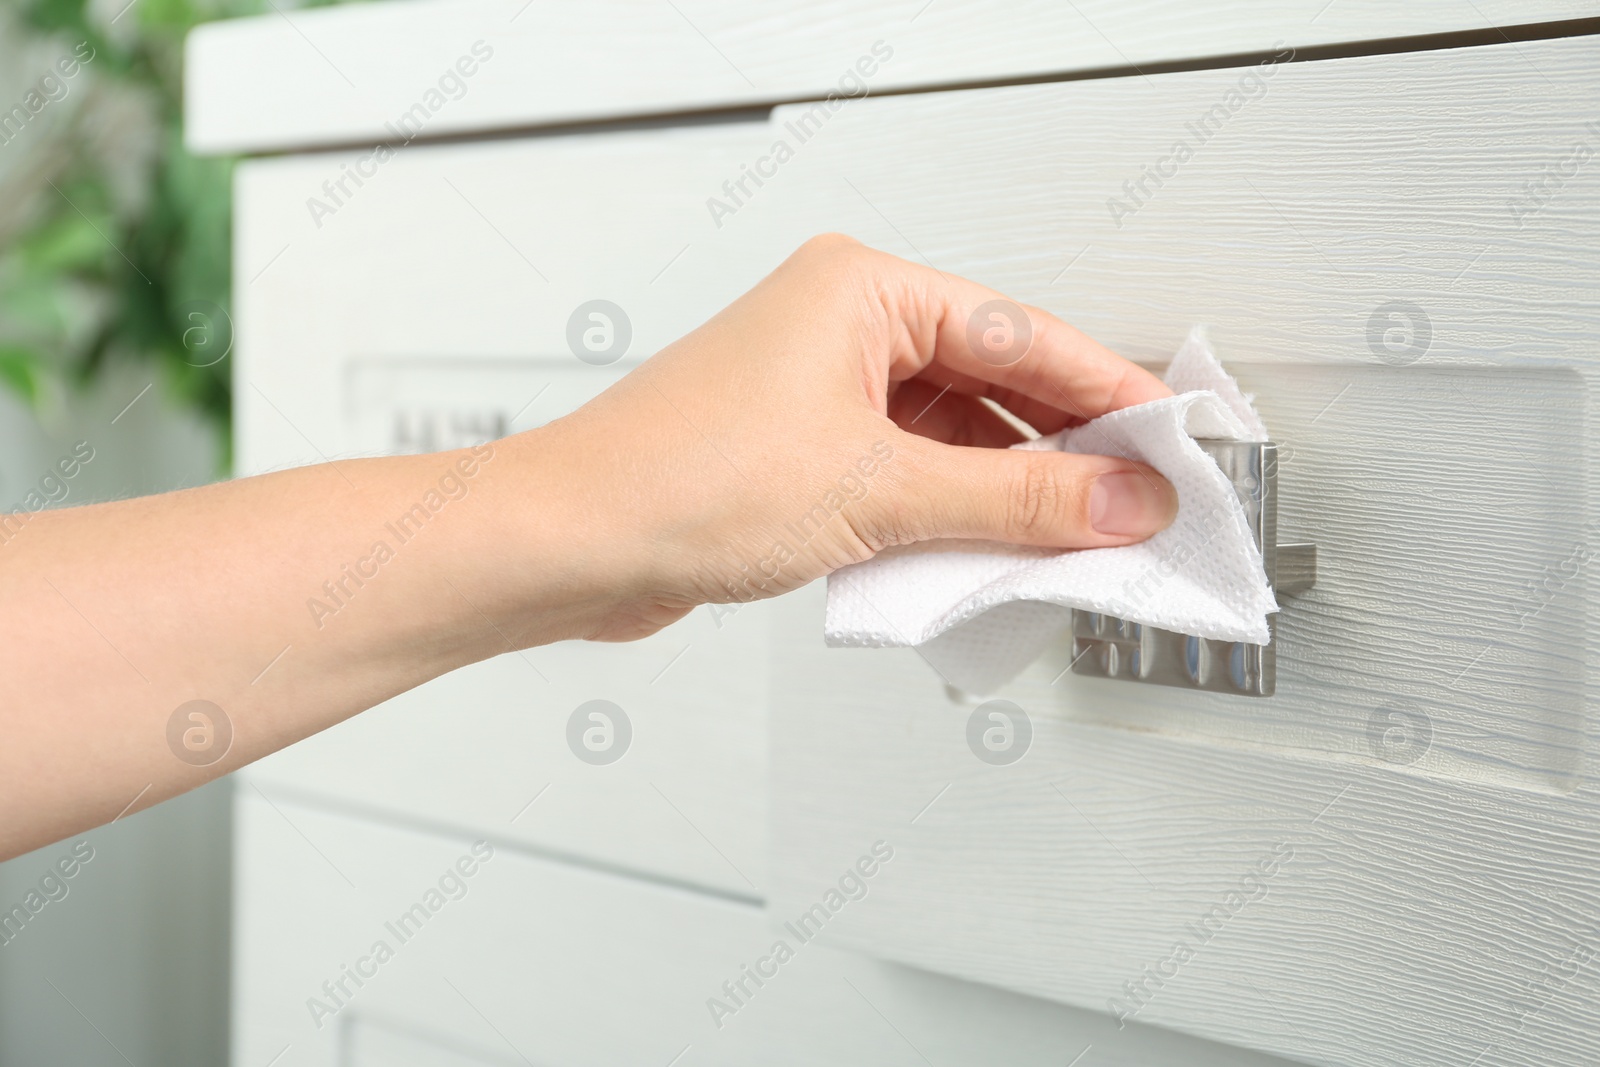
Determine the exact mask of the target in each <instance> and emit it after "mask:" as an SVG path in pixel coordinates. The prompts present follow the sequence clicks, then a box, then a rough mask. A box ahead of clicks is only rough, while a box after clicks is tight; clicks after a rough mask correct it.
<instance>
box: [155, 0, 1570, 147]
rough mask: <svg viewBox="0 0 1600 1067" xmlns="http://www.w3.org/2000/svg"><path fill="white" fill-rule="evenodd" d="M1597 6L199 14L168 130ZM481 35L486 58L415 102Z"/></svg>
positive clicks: (686, 105) (803, 94) (489, 108)
mask: <svg viewBox="0 0 1600 1067" xmlns="http://www.w3.org/2000/svg"><path fill="white" fill-rule="evenodd" d="M1594 13H1595V11H1594V6H1593V5H1592V4H1589V3H1585V2H1582V0H1476V2H1473V0H1448V2H1435V3H1430V4H1384V3H1378V2H1376V0H1337V2H1335V3H1328V2H1327V0H1272V2H1271V3H1255V4H1250V5H1196V4H1187V3H1182V2H1180V0H1139V2H1135V3H1127V2H1116V0H1080V2H1078V3H1074V4H1058V3H1053V2H1049V0H1025V2H1017V0H1007V2H997V0H936V2H933V3H929V2H928V0H894V2H892V3H891V2H888V0H873V2H871V3H861V2H859V0H855V2H852V0H824V2H813V3H799V2H796V0H762V2H759V3H741V4H721V5H717V4H709V3H703V2H700V3H692V2H681V3H659V2H656V0H606V2H603V3H595V2H579V0H566V2H557V3H542V2H541V3H529V2H528V0H465V2H462V0H412V2H407V3H387V4H372V5H361V6H359V7H344V8H333V9H327V10H297V11H280V12H275V13H271V14H268V15H265V16H262V17H259V18H252V19H241V20H236V21H230V22H219V23H212V24H210V25H206V26H202V27H200V28H199V29H198V30H196V31H195V32H194V34H193V35H192V36H191V37H190V40H189V46H188V53H187V77H186V101H185V123H184V129H185V136H186V137H187V139H188V143H189V145H190V146H191V147H192V148H194V149H195V150H197V151H203V152H239V151H259V150H271V149H281V148H287V147H302V146H306V145H314V144H330V143H355V142H363V141H371V140H372V139H373V138H376V137H382V136H386V133H385V126H384V124H385V123H388V122H395V121H397V120H398V118H399V117H400V116H401V115H402V114H403V113H405V112H407V111H408V110H409V109H411V108H413V107H414V106H415V105H417V104H418V103H419V102H423V103H427V104H428V106H429V107H430V108H432V109H433V113H432V114H431V115H429V116H428V117H427V118H426V129H425V133H424V135H425V136H429V137H432V136H437V135H439V134H446V133H463V132H478V131H488V130H506V129H514V128H517V127H525V126H532V125H538V124H545V123H552V122H572V121H576V120H586V119H601V118H614V117H619V116H634V115H659V114H666V113H671V112H675V111H686V110H697V109H707V108H726V107H731V106H750V105H760V104H771V103H775V102H780V101H784V100H794V99H816V98H821V97H823V96H825V95H826V94H827V93H829V92H830V91H836V90H837V89H838V88H839V84H840V80H841V77H842V76H843V75H844V74H845V72H846V71H848V70H850V69H851V68H852V67H853V66H854V65H855V64H856V62H857V61H858V60H859V59H861V58H862V57H863V56H870V55H871V50H872V46H873V44H874V43H875V42H879V41H881V42H883V43H884V44H885V45H886V46H887V47H888V48H889V49H890V50H892V57H891V58H890V59H889V60H888V62H886V63H885V64H883V65H882V66H881V68H878V69H876V70H874V71H873V73H872V74H871V76H870V77H868V78H867V79H866V84H867V87H868V88H869V89H870V90H871V91H875V92H881V91H885V90H890V89H905V88H911V87H920V86H930V85H949V84H952V83H956V82H964V81H982V80H985V79H1000V78H1014V77H1023V76H1030V75H1041V74H1055V73H1062V72H1073V71H1085V70H1105V69H1120V70H1123V71H1128V70H1130V69H1131V68H1132V67H1135V66H1138V65H1145V64H1151V63H1160V62H1163V61H1172V60H1188V59H1195V58H1198V57H1206V56H1221V55H1233V54H1238V53H1244V52H1268V51H1272V50H1274V49H1275V48H1277V47H1278V44H1277V42H1279V41H1282V42H1285V43H1286V44H1288V45H1289V46H1291V47H1296V48H1305V47H1308V46H1313V45H1320V44H1329V43H1336V42H1347V41H1365V40H1372V39H1382V38H1389V37H1401V36H1411V35H1418V34H1428V33H1440V32H1450V31H1463V30H1480V31H1481V30H1486V29H1488V28H1489V27H1490V26H1492V25H1510V24H1517V23H1537V22H1544V21H1549V20H1555V19H1568V18H1578V17H1583V16H1588V15H1593V14H1594ZM478 42H482V46H483V47H486V48H487V49H489V50H490V52H491V53H492V55H491V58H489V59H488V61H487V62H485V63H484V64H483V65H482V66H481V68H478V69H476V70H475V72H474V73H473V74H471V75H470V76H469V77H468V78H467V79H465V81H464V83H463V85H464V88H463V89H461V90H456V89H454V88H453V86H452V87H449V95H447V96H441V97H439V98H438V99H437V101H436V102H428V101H425V100H424V97H425V96H426V94H427V92H428V90H430V89H432V88H435V87H436V85H437V82H438V79H439V77H440V76H441V74H443V73H445V72H447V71H449V70H450V69H451V67H452V66H453V65H454V64H455V63H456V62H457V60H458V59H460V58H461V57H462V56H467V57H468V58H469V59H471V51H472V46H473V45H474V44H475V43H478ZM845 88H846V89H850V88H851V85H850V84H849V83H847V84H846V86H845ZM458 93H459V95H458Z"/></svg>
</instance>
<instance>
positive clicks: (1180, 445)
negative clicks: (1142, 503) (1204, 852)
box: [824, 327, 1278, 694]
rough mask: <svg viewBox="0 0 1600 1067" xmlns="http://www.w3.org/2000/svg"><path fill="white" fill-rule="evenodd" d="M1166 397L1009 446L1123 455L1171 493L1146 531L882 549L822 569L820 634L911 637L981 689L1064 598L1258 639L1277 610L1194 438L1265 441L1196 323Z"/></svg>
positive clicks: (1020, 659)
mask: <svg viewBox="0 0 1600 1067" xmlns="http://www.w3.org/2000/svg"><path fill="white" fill-rule="evenodd" d="M1166 383H1167V385H1168V386H1169V387H1170V388H1171V389H1172V390H1173V391H1174V392H1175V393H1176V394H1177V395H1175V396H1172V397H1168V398H1166V399H1164V400H1155V401H1151V402H1150V403H1148V404H1140V405H1138V406H1137V407H1131V408H1124V409H1123V410H1121V411H1114V412H1111V413H1110V414H1108V415H1103V416H1101V417H1100V418H1098V419H1095V420H1093V421H1092V422H1089V423H1086V424H1085V425H1083V426H1079V427H1077V428H1075V429H1070V430H1063V431H1062V432H1061V433H1058V434H1053V435H1051V436H1049V437H1041V438H1039V439H1038V440H1035V441H1026V442H1023V443H1022V444H1019V445H1016V446H1014V447H1017V448H1027V449H1052V448H1054V449H1060V450H1061V451H1063V452H1078V453H1091V454H1100V455H1111V456H1126V457H1128V458H1130V459H1136V460H1140V461H1142V462H1145V463H1148V464H1150V465H1151V466H1152V467H1154V468H1155V469H1156V470H1158V471H1160V472H1161V473H1162V474H1163V475H1165V476H1166V477H1167V479H1168V480H1170V481H1171V482H1172V484H1173V486H1174V487H1175V488H1176V489H1177V491H1178V517H1177V519H1176V521H1174V522H1173V524H1172V525H1171V526H1169V527H1168V528H1167V529H1165V530H1163V531H1162V532H1161V533H1158V534H1156V535H1155V536H1154V537H1152V538H1150V539H1149V540H1147V541H1143V542H1140V543H1139V544H1136V545H1126V546H1124V547H1121V548H1095V549H1083V550H1079V551H1061V550H1059V549H1041V548H1030V547H1024V546H1019V545H1008V544H1003V543H1001V542H997V541H961V540H945V541H926V542H922V543H921V544H915V545H904V546H900V547H896V548H890V549H886V550H884V551H883V552H880V553H878V555H877V556H875V557H873V558H872V559H870V560H867V561H866V562H865V563H857V564H854V565H852V566H849V567H845V568H843V569H841V570H839V571H837V572H836V573H834V574H833V575H832V576H831V577H830V578H829V579H828V609H827V619H826V622H825V624H824V636H825V637H826V640H827V643H828V644H830V645H835V646H853V647H870V648H886V647H903V646H907V645H914V646H917V647H918V649H919V650H920V651H921V653H922V655H923V657H924V658H925V659H927V661H928V662H929V663H930V664H931V665H932V666H933V667H934V669H935V670H937V671H938V672H939V673H940V674H941V675H943V676H944V678H945V680H946V681H947V682H949V683H950V684H951V685H953V686H955V687H956V688H957V689H961V690H965V691H967V692H970V693H978V694H982V693H988V692H992V691H993V690H995V689H997V688H999V687H1000V686H1001V685H1004V684H1005V683H1006V682H1008V681H1010V680H1011V679H1012V678H1014V677H1015V676H1016V675H1017V674H1018V673H1020V672H1021V671H1022V670H1023V669H1024V668H1025V667H1027V665H1028V664H1029V663H1031V662H1033V660H1035V659H1036V658H1038V656H1039V655H1040V654H1041V653H1043V652H1044V650H1045V649H1046V648H1048V647H1049V646H1050V645H1051V644H1052V643H1054V642H1055V641H1056V640H1057V639H1058V638H1059V637H1060V636H1061V634H1062V632H1063V631H1064V630H1065V629H1067V627H1069V626H1070V625H1071V621H1072V611H1071V609H1072V608H1084V609H1086V610H1089V611H1098V612H1102V613H1104V614H1107V615H1114V616H1117V617H1119V618H1124V619H1130V620H1132V621H1134V622H1139V623H1144V624H1146V625H1149V626H1155V627H1159V628H1161V629H1164V630H1174V631H1176V632H1178V633H1185V634H1194V635H1197V636H1200V637H1209V638H1215V639H1218V640H1225V641H1248V642H1251V643H1253V644H1266V643H1267V641H1268V640H1269V634H1268V630H1267V615H1268V614H1269V613H1271V612H1274V611H1277V610H1278V604H1277V600H1276V599H1275V598H1274V597H1273V595H1272V588H1271V586H1270V585H1268V583H1267V577H1266V572H1265V569H1264V568H1263V566H1262V562H1261V552H1260V550H1259V549H1258V548H1257V547H1256V543H1255V538H1254V537H1253V536H1251V533H1250V527H1249V524H1248V520H1247V519H1246V518H1245V513H1244V506H1243V505H1242V504H1240V503H1239V499H1238V497H1237V495H1235V492H1234V489H1233V486H1232V484H1231V483H1230V482H1229V481H1228V479H1227V477H1226V476H1225V475H1224V474H1223V473H1222V471H1221V470H1219V469H1218V467H1217V465H1216V463H1215V462H1214V461H1213V460H1212V459H1211V457H1209V456H1207V455H1206V454H1205V452H1203V451H1201V449H1200V446H1199V445H1197V444H1195V443H1194V438H1196V437H1215V438H1225V439H1229V440H1235V441H1264V440H1267V439H1268V438H1267V431H1266V426H1265V425H1263V423H1262V421H1261V418H1260V416H1259V415H1257V414H1256V411H1255V408H1254V407H1252V406H1251V403H1250V398H1249V397H1247V396H1245V394H1244V393H1243V392H1241V391H1240V389H1239V385H1238V383H1237V382H1235V381H1234V380H1233V378H1232V376H1230V375H1229V374H1228V373H1227V371H1225V370H1223V368H1222V364H1221V363H1220V362H1219V361H1218V360H1217V357H1216V355H1215V354H1214V353H1213V352H1212V351H1211V348H1210V346H1209V345H1208V344H1207V343H1206V339H1205V334H1204V331H1203V330H1201V329H1200V328H1199V327H1196V328H1195V329H1194V330H1193V331H1192V332H1191V333H1190V334H1189V337H1188V339H1187V340H1186V341H1185V342H1184V344H1183V346H1182V347H1181V348H1179V349H1178V353H1177V355H1176V356H1174V357H1173V359H1172V364H1171V366H1169V367H1168V369H1167V376H1166Z"/></svg>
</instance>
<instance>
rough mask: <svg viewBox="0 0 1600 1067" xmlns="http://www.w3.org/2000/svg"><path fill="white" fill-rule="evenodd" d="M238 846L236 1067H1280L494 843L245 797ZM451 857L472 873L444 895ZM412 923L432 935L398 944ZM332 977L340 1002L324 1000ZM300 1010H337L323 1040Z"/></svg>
mask: <svg viewBox="0 0 1600 1067" xmlns="http://www.w3.org/2000/svg"><path fill="white" fill-rule="evenodd" d="M237 828H238V835H239V841H240V846H241V847H240V851H239V861H238V868H237V871H236V884H237V886H238V900H237V910H236V913H235V914H236V936H235V940H234V997H235V1009H234V1027H233V1062H234V1063H235V1064H236V1065H238V1067H261V1065H262V1064H266V1063H269V1062H271V1063H274V1065H275V1067H376V1065H379V1064H382V1065H383V1067H467V1065H471V1064H485V1065H501V1064H505V1065H513V1064H515V1065H526V1064H529V1063H533V1064H541V1065H543V1064H550V1065H561V1067H582V1065H595V1067H599V1065H610V1064H620V1063H641V1064H661V1065H665V1064H667V1063H669V1062H671V1063H675V1064H677V1065H678V1067H700V1065H709V1064H750V1063H762V1064H774V1065H785V1064H794V1065H798V1064H811V1065H819V1067H820V1065H827V1067H844V1065H850V1064H862V1065H868V1064H870V1065H872V1067H897V1065H905V1067H912V1065H916V1064H926V1063H927V1062H930V1061H931V1062H934V1063H938V1064H941V1065H949V1067H955V1065H959V1064H988V1063H1007V1064H1015V1065H1018V1067H1030V1065H1038V1067H1044V1065H1046V1064H1050V1065H1060V1064H1063V1063H1068V1062H1070V1061H1071V1060H1072V1059H1073V1057H1074V1056H1079V1055H1080V1054H1083V1053H1084V1050H1085V1049H1086V1048H1089V1049H1090V1051H1089V1052H1088V1054H1086V1055H1083V1058H1082V1061H1081V1062H1082V1063H1084V1064H1089V1063H1128V1064H1133V1063H1137V1064H1141V1065H1145V1067H1164V1065H1165V1067H1178V1065H1183V1067H1224V1065H1227V1067H1273V1065H1274V1064H1279V1065H1281V1064H1282V1063H1283V1061H1281V1060H1277V1059H1272V1058H1269V1057H1265V1056H1260V1055H1255V1054H1251V1053H1241V1052H1239V1051H1238V1050H1236V1049H1228V1048H1224V1047H1222V1046H1218V1045H1212V1044H1209V1043H1206V1042H1200V1041H1195V1040H1193V1039H1191V1038H1185V1037H1182V1036H1180V1035H1176V1034H1172V1033H1168V1032H1165V1031H1161V1030H1158V1029H1155V1028H1153V1027H1145V1026H1139V1025H1135V1026H1131V1027H1129V1028H1127V1029H1125V1030H1122V1031H1118V1030H1117V1028H1116V1027H1115V1025H1114V1024H1113V1023H1111V1021H1110V1020H1108V1019H1106V1018H1104V1017H1102V1016H1098V1015H1095V1014H1093V1013H1089V1012H1083V1011H1079V1010H1076V1009H1072V1008H1065V1007H1062V1006H1060V1005H1052V1004H1048V1003H1046V1002H1044V1001H1040V1000H1035V999H1032V998H1029V997H1023V996H1018V995H1016V994H1011V993H1005V992H1001V991H999V990H995V989H987V988H984V987H982V986H975V985H971V984H968V983H964V982H960V981H956V980H954V979H949V978H941V977H938V976H935V975H930V974H927V973H924V972H919V971H915V970H912V969H910V968H906V967H900V966H896V965H893V964H883V963H879V962H876V961H873V960H869V959H865V958H862V957H857V956H853V955H851V954H849V953H843V952H838V951H835V950H831V949H827V948H823V947H821V946H819V945H816V944H814V943H802V942H800V941H799V940H798V939H797V938H795V937H794V936H793V935H792V934H789V933H787V932H786V931H784V930H782V929H781V927H780V928H778V929H774V928H772V927H771V926H769V924H768V922H767V920H766V918H765V916H763V914H762V913H761V911H760V909H759V908H757V907H755V906H753V905H749V904H742V903H737V902H733V901H729V900H726V899H720V898H716V897H712V896H707V895H704V894H699V893H690V892H683V891H680V890H676V889H671V888H666V887H662V886H659V885H652V884H649V883H646V882H641V881H638V880H635V879H630V878H622V877H617V876H614V875H609V874H603V873H598V872H595V871H589V870H581V869H578V868H574V867H572V866H570V865H566V864H561V863H550V862H547V861H545V860H542V859H538V858H534V857H530V856H528V855H526V854H524V853H522V852H520V851H518V850H517V849H516V848H515V847H514V845H512V844H511V843H510V842H506V841H504V840H503V839H501V840H495V841H491V842H489V845H490V848H491V849H492V854H491V855H490V856H489V858H488V859H487V860H484V859H482V856H483V855H484V852H485V849H484V846H483V845H479V846H478V850H477V851H476V852H475V851H474V848H473V846H474V838H473V837H472V836H471V835H463V836H452V835H434V834H427V833H421V832H418V831H416V830H413V829H409V828H404V827H396V826H392V825H384V824H382V823H379V822H376V821H373V820H367V819H348V818H343V817H340V816H337V815H332V814H329V813H327V812H326V811H324V810H321V809H319V808H317V807H305V806H301V805H298V804H294V803H290V802H287V801H283V802H276V803H271V804H269V803H267V802H266V801H265V800H263V799H262V798H261V797H260V796H259V795H256V794H255V793H254V791H253V790H251V789H249V788H248V787H246V788H245V790H244V792H243V795H242V796H241V797H240V798H239V802H238V806H237ZM870 846H871V842H867V843H865V844H864V845H863V849H868V848H870ZM463 857H466V858H469V859H470V860H471V862H470V863H468V864H467V865H466V868H467V869H469V870H470V871H471V873H470V874H467V875H462V876H460V877H458V878H455V879H453V880H450V881H449V882H447V883H446V884H445V888H444V890H443V891H440V885H441V878H442V877H443V876H444V875H445V874H446V873H448V872H451V871H456V872H458V873H459V870H460V868H457V867H456V864H457V863H458V862H459V861H461V860H462V859H463ZM896 862H898V859H891V860H890V861H889V863H887V864H885V865H884V866H883V867H882V869H881V870H880V871H879V872H878V874H877V875H875V876H874V879H871V880H868V881H867V882H866V883H865V884H866V885H867V886H868V889H867V896H866V897H865V898H863V899H862V900H858V901H856V902H854V903H853V904H852V905H851V906H855V904H860V903H864V902H865V901H866V900H870V899H871V895H872V893H874V892H876V888H875V884H874V883H875V880H876V878H881V877H886V876H887V874H888V871H889V870H891V869H892V867H893V864H894V863H896ZM833 877H834V878H837V873H836V874H835V875H834V876H833ZM830 884H832V879H830V880H829V881H828V882H824V883H822V884H819V885H818V886H817V887H816V892H817V894H819V895H820V894H821V893H822V892H823V891H824V890H825V889H827V888H828V887H829V885H830ZM430 891H434V892H439V895H438V897H437V898H435V899H432V900H430V898H429V893H430ZM418 905H421V906H423V907H424V909H425V911H427V917H426V918H413V920H412V921H411V923H410V924H409V925H408V926H406V927H405V928H403V929H401V928H398V927H395V922H396V920H397V918H398V917H400V916H402V915H404V914H407V913H408V912H409V911H410V909H412V908H414V907H416V906H418ZM397 931H398V932H397ZM401 935H404V940H402V938H401ZM780 938H787V939H788V941H789V942H790V943H791V944H792V946H793V954H792V957H791V958H789V959H787V961H786V962H784V963H782V964H781V965H777V966H776V967H775V968H773V967H770V966H769V967H768V968H767V969H769V970H773V971H774V973H772V974H770V975H769V976H768V978H767V979H766V980H765V981H764V982H763V984H762V985H761V986H760V987H756V986H755V985H754V984H753V983H752V982H750V981H749V980H748V979H746V980H745V986H746V990H747V991H748V992H749V996H748V997H747V998H745V1000H744V1003H743V1004H742V1006H739V1007H738V1008H737V1010H735V1011H734V1012H733V1014H731V1015H724V1016H722V1017H721V1022H722V1026H721V1027H720V1028H719V1027H718V1026H717V1025H716V1024H715V1023H714V1022H713V1020H712V1016H711V1013H710V1011H709V1010H708V1009H707V1007H706V1001H707V1000H708V999H709V998H711V997H713V996H721V997H726V996H727V994H725V993H723V992H722V989H721V987H722V984H723V983H724V982H728V981H731V980H736V979H739V978H740V976H741V974H742V969H743V968H745V967H752V966H755V965H757V964H758V962H759V961H760V960H761V959H762V958H763V957H764V956H766V955H767V954H768V953H770V952H771V951H772V948H773V945H774V943H775V941H776V940H777V939H780ZM380 941H381V942H384V943H385V944H386V945H387V946H388V948H389V953H388V954H387V955H386V956H385V958H384V959H383V960H382V961H381V962H380V961H379V959H378V956H379V955H383V954H382V953H379V952H378V951H377V950H376V949H375V945H376V944H377V943H378V942H380ZM347 968H349V971H347V970H346V969H347ZM350 971H361V972H365V977H362V978H361V984H359V985H357V984H356V981H355V979H353V978H350V977H348V976H347V975H348V973H349V972H350ZM358 977H361V976H360V975H358ZM341 979H342V980H343V982H344V992H343V993H341V992H339V991H338V990H337V989H335V990H334V992H335V994H337V995H338V1001H339V1003H337V1004H335V1002H334V1000H333V998H332V997H331V996H330V995H329V994H328V993H327V992H326V991H324V990H323V989H322V984H323V983H324V982H330V983H331V982H336V981H339V980H341ZM313 997H317V998H320V999H321V1000H322V1001H323V1003H324V1005H326V1006H328V1007H329V1008H330V1009H331V1010H332V1014H331V1015H328V1014H326V1013H325V1012H319V1013H318V1018H319V1019H320V1021H321V1022H322V1024H323V1025H322V1026H321V1027H320V1028H318V1027H317V1026H316V1024H315V1023H314V1022H313V1018H312V1017H313V1012H312V1010H311V1009H310V1008H308V1006H307V1001H308V1000H309V999H310V998H313ZM275 1057H276V1058H275ZM674 1057H677V1058H676V1059H674Z"/></svg>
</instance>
